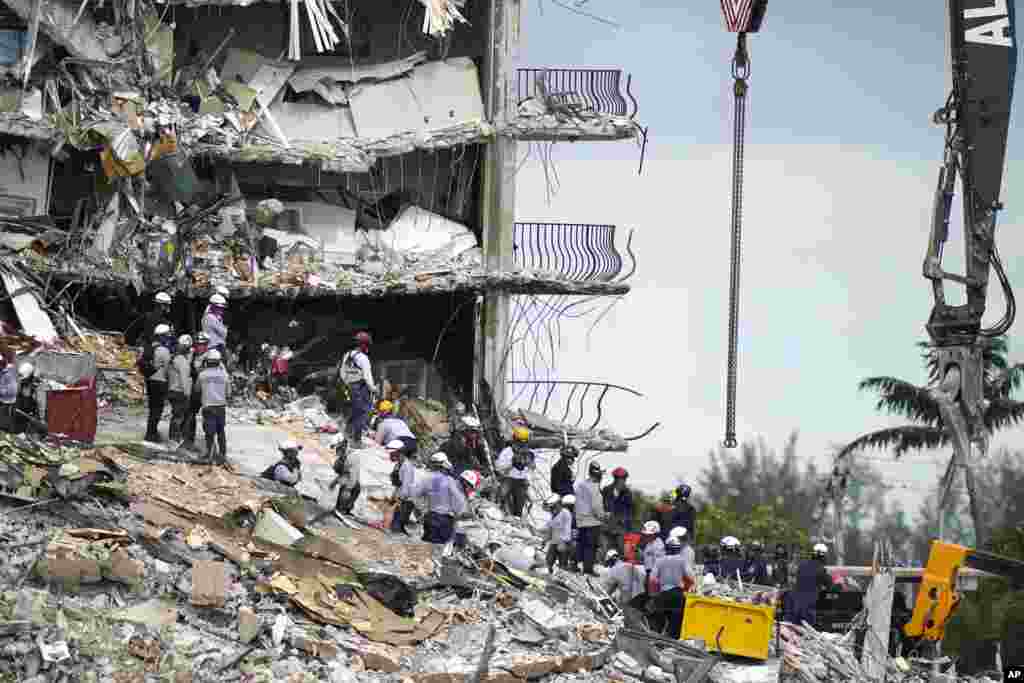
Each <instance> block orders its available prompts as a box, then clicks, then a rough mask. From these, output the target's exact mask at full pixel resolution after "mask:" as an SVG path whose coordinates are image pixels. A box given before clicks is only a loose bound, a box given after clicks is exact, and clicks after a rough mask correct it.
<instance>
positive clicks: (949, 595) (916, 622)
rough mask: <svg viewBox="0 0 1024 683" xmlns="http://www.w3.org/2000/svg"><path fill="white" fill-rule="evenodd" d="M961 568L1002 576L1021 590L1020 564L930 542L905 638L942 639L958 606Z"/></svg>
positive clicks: (1023, 565) (1022, 565)
mask: <svg viewBox="0 0 1024 683" xmlns="http://www.w3.org/2000/svg"><path fill="white" fill-rule="evenodd" d="M963 567H970V568H972V569H980V570H981V571H984V572H989V573H990V574H998V575H999V576H1004V577H1006V578H1008V579H1010V581H1011V582H1012V583H1013V584H1014V586H1015V587H1016V588H1018V589H1019V588H1024V562H1021V561H1020V560H1014V559H1010V558H1008V557H1000V556H999V555H993V554H991V553H984V552H981V551H979V550H972V549H971V548H966V547H964V546H962V545H956V544H954V543H943V542H942V541H932V548H931V552H929V554H928V564H927V566H925V569H924V574H923V575H922V576H921V587H920V588H919V590H918V593H917V601H916V602H915V603H914V614H913V616H911V618H910V621H909V622H908V623H907V625H906V626H904V627H903V632H904V633H905V634H906V635H908V636H910V637H912V638H924V639H925V640H930V641H939V640H942V637H943V635H944V634H945V632H946V624H947V623H948V621H949V618H950V617H951V616H952V615H953V612H954V611H955V610H956V608H957V605H959V604H960V594H959V593H958V592H957V590H956V579H957V574H958V573H959V572H960V569H961V568H963Z"/></svg>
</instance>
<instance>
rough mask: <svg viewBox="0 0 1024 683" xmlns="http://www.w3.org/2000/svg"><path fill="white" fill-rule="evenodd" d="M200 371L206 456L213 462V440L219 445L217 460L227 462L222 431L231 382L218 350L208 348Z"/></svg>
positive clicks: (199, 379)
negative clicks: (203, 365)
mask: <svg viewBox="0 0 1024 683" xmlns="http://www.w3.org/2000/svg"><path fill="white" fill-rule="evenodd" d="M204 364H205V365H206V367H204V368H203V370H202V372H200V373H199V378H198V380H197V381H198V382H199V389H200V392H201V396H202V403H203V433H204V435H205V436H206V457H207V459H208V460H209V461H210V462H213V449H214V442H216V445H217V446H219V450H220V453H219V460H220V461H221V462H222V463H224V462H227V452H228V442H227V434H226V433H225V431H224V428H225V422H226V418H227V415H226V412H227V405H228V398H229V397H230V395H231V382H230V381H229V379H228V373H227V371H226V370H225V369H224V366H223V365H222V364H221V356H220V351H218V350H217V349H210V350H209V351H207V352H206V355H205V357H204Z"/></svg>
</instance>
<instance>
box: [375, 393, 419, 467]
mask: <svg viewBox="0 0 1024 683" xmlns="http://www.w3.org/2000/svg"><path fill="white" fill-rule="evenodd" d="M377 414H378V415H380V421H379V422H378V423H377V432H376V434H374V436H373V440H374V441H376V442H377V443H378V444H380V445H381V446H383V445H384V444H386V443H391V442H392V441H395V440H396V439H397V440H398V441H401V442H402V443H403V444H405V447H404V452H403V455H406V456H409V455H415V454H416V449H417V447H418V444H417V443H416V435H415V434H413V433H412V430H411V429H409V425H408V423H406V421H405V420H403V419H402V418H400V417H398V416H397V415H395V404H394V403H392V402H391V401H389V400H387V399H384V400H383V401H381V402H380V403H378V404H377Z"/></svg>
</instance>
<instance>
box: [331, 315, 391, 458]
mask: <svg viewBox="0 0 1024 683" xmlns="http://www.w3.org/2000/svg"><path fill="white" fill-rule="evenodd" d="M371 342H372V339H371V338H370V335H369V334H368V333H367V332H363V331H360V332H356V334H355V336H354V337H352V343H353V347H352V348H351V349H349V350H348V351H347V352H346V353H345V355H344V356H342V357H341V361H340V362H339V363H338V381H339V382H341V383H344V384H345V385H347V387H348V390H349V392H350V393H351V396H352V408H351V412H350V414H349V419H348V435H349V442H350V443H351V444H352V446H353V447H354V448H359V447H360V446H361V445H362V442H363V432H364V431H366V428H367V426H368V425H369V422H370V410H371V409H372V408H373V395H374V394H376V393H377V385H376V384H375V383H374V381H373V367H372V366H371V365H370V344H371ZM385 443H387V442H385Z"/></svg>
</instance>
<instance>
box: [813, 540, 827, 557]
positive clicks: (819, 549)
mask: <svg viewBox="0 0 1024 683" xmlns="http://www.w3.org/2000/svg"><path fill="white" fill-rule="evenodd" d="M814 552H815V553H816V554H818V555H828V546H827V545H825V544H824V543H815V544H814Z"/></svg>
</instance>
